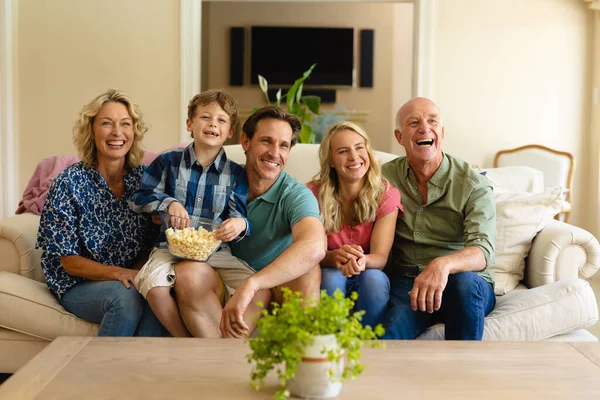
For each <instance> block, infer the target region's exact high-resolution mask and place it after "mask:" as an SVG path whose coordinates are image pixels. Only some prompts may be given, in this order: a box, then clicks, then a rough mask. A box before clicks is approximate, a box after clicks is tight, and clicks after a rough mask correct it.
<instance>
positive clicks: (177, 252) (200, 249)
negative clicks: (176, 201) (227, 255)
mask: <svg viewBox="0 0 600 400" xmlns="http://www.w3.org/2000/svg"><path fill="white" fill-rule="evenodd" d="M161 219H162V223H163V226H164V228H165V236H166V238H167V244H168V246H169V252H170V253H171V254H172V255H174V256H175V257H179V258H183V259H186V260H192V261H206V260H208V258H209V257H210V256H211V255H212V254H213V253H214V252H215V251H217V249H218V248H219V246H221V241H220V240H217V239H215V235H214V231H216V230H217V229H218V228H219V226H220V224H218V223H213V222H212V221H211V220H207V219H204V218H197V217H191V218H189V219H188V218H181V217H177V216H174V215H171V214H168V213H164V214H161Z"/></svg>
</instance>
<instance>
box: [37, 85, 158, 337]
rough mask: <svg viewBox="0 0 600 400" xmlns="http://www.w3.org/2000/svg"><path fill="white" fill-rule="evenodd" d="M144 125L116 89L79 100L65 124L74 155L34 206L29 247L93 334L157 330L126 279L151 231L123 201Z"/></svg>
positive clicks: (138, 169) (132, 181) (134, 173)
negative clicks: (70, 124) (71, 123)
mask: <svg viewBox="0 0 600 400" xmlns="http://www.w3.org/2000/svg"><path fill="white" fill-rule="evenodd" d="M146 131H147V127H146V125H145V124H144V121H143V119H142V114H141V112H140V110H139V108H138V106H137V105H136V104H134V103H133V102H132V100H131V99H130V98H129V97H128V96H126V95H125V94H123V93H122V92H119V91H116V90H109V91H108V92H106V93H103V94H101V95H99V96H98V97H96V98H95V99H94V100H92V101H91V102H90V103H89V104H88V105H86V106H84V107H83V109H82V110H81V112H80V115H79V120H78V121H77V122H76V123H75V127H74V128H73V142H74V143H75V146H76V147H77V149H78V151H79V153H80V156H81V159H82V161H81V162H79V163H76V164H73V165H71V166H70V167H68V168H66V169H65V170H64V171H63V172H62V173H61V174H60V175H59V176H57V177H56V179H55V180H54V182H53V183H52V186H51V188H50V191H49V193H48V197H47V199H46V203H45V204H44V210H43V211H42V216H41V220H40V228H39V231H38V239H37V247H38V248H41V249H42V258H41V263H42V269H43V270H44V273H45V275H46V280H47V282H48V286H49V288H50V290H51V291H52V293H54V295H55V296H56V298H57V299H58V301H59V303H60V304H61V305H62V306H63V307H64V308H65V309H66V310H67V311H69V312H72V313H73V314H75V315H77V316H78V317H80V318H83V319H86V320H88V321H92V322H95V323H98V324H100V329H99V331H98V335H100V336H133V335H143V336H162V335H164V333H165V330H164V328H163V327H162V325H161V324H160V323H159V322H158V320H157V319H156V317H155V316H154V314H152V311H151V310H150V307H149V306H148V305H147V303H146V301H145V300H144V298H143V297H142V296H141V295H140V294H139V293H138V292H137V290H136V289H135V287H133V285H132V281H133V278H134V277H135V276H136V274H137V270H138V269H139V267H141V266H142V265H143V263H144V261H145V257H147V250H148V249H149V248H150V247H151V244H152V239H153V237H152V234H151V233H152V232H153V231H155V230H154V229H153V228H152V225H151V222H150V221H149V219H148V217H147V216H144V215H140V214H137V213H135V212H134V211H132V210H131V209H130V208H129V206H128V200H129V199H130V197H131V195H132V194H133V193H134V192H135V191H136V190H137V188H138V186H139V184H140V178H141V176H142V172H143V171H144V166H142V165H141V162H142V156H143V154H144V152H143V149H142V146H141V141H142V138H143V136H144V134H145V133H146Z"/></svg>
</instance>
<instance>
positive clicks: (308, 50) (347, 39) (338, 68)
mask: <svg viewBox="0 0 600 400" xmlns="http://www.w3.org/2000/svg"><path fill="white" fill-rule="evenodd" d="M250 33H251V38H250V43H251V45H250V48H251V50H250V57H251V58H250V82H251V83H253V84H257V83H258V75H259V74H260V75H262V76H264V77H265V79H267V81H268V82H269V85H278V86H291V85H293V83H294V81H295V80H296V79H298V78H299V77H301V76H302V73H303V72H304V71H306V70H307V69H308V68H310V66H311V65H312V64H315V63H316V64H317V66H316V67H315V69H314V70H313V72H312V74H311V76H310V78H309V79H308V80H307V81H305V85H319V86H352V85H353V84H354V29H353V28H308V27H281V26H253V27H251V28H250Z"/></svg>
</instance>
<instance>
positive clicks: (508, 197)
mask: <svg viewBox="0 0 600 400" xmlns="http://www.w3.org/2000/svg"><path fill="white" fill-rule="evenodd" d="M561 193H562V189H561V188H555V189H551V190H548V191H545V192H542V193H536V194H531V193H497V194H495V195H494V197H495V200H496V227H497V235H496V257H495V264H494V266H493V267H492V268H491V270H492V271H493V272H494V275H495V277H496V287H495V292H496V295H503V294H506V293H508V292H509V291H510V290H512V289H514V288H515V287H516V286H517V285H518V284H519V282H521V280H522V279H523V274H524V270H525V257H527V255H528V254H529V250H530V249H531V243H532V241H533V238H534V237H535V235H536V234H537V233H538V232H539V231H540V230H542V229H543V228H544V227H545V226H546V225H547V224H548V223H549V222H550V221H551V220H552V218H554V216H555V215H556V214H557V213H558V211H559V210H560V204H561Z"/></svg>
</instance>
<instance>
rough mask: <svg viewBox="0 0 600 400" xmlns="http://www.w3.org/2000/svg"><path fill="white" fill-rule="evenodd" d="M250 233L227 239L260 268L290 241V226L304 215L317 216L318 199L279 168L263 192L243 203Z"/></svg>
mask: <svg viewBox="0 0 600 400" xmlns="http://www.w3.org/2000/svg"><path fill="white" fill-rule="evenodd" d="M247 213H248V220H249V221H250V224H251V226H252V235H251V236H247V237H245V238H244V239H243V240H241V241H239V242H230V243H229V245H230V246H231V252H232V254H233V255H234V256H236V257H238V258H241V259H242V260H244V261H246V262H247V263H248V265H250V266H251V267H252V268H254V269H255V270H256V271H259V270H261V269H263V268H264V267H265V266H267V265H269V264H270V263H271V262H272V261H273V260H274V259H276V258H277V257H278V256H279V255H280V254H281V253H283V251H284V250H285V249H287V248H288V246H290V245H291V244H292V227H293V226H294V225H295V224H296V223H297V222H298V221H300V220H301V219H303V218H306V217H315V218H318V219H319V220H320V217H319V203H318V202H317V199H316V197H315V196H314V195H313V194H312V192H311V191H310V189H308V188H307V187H306V186H304V185H303V184H301V183H299V182H298V181H297V180H295V179H294V178H292V177H291V176H289V175H288V174H286V173H285V172H281V174H280V175H279V178H277V181H276V182H275V183H274V184H273V186H271V188H270V189H269V190H267V192H266V193H264V194H263V195H261V196H259V197H257V198H255V199H254V200H252V201H251V202H250V203H248V205H247Z"/></svg>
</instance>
